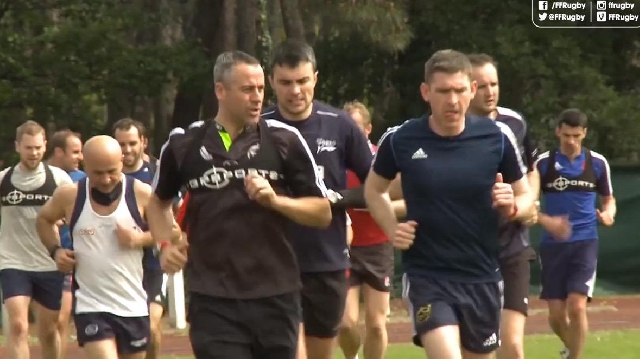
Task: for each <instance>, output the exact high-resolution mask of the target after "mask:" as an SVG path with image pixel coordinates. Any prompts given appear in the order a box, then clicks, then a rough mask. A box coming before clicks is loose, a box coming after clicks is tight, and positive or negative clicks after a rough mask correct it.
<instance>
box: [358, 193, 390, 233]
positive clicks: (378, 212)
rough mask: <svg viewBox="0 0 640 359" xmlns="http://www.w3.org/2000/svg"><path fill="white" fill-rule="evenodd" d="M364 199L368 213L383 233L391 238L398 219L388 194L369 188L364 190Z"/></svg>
mask: <svg viewBox="0 0 640 359" xmlns="http://www.w3.org/2000/svg"><path fill="white" fill-rule="evenodd" d="M365 199H366V200H367V207H368V208H369V213H370V214H371V216H372V217H373V219H375V221H376V223H378V226H380V228H381V229H382V230H383V231H384V233H385V234H386V235H387V236H389V238H391V237H392V235H393V233H394V232H395V230H396V227H397V225H398V220H397V219H396V214H395V213H394V208H393V204H392V202H391V199H389V194H388V193H380V192H375V191H373V190H371V191H367V192H365Z"/></svg>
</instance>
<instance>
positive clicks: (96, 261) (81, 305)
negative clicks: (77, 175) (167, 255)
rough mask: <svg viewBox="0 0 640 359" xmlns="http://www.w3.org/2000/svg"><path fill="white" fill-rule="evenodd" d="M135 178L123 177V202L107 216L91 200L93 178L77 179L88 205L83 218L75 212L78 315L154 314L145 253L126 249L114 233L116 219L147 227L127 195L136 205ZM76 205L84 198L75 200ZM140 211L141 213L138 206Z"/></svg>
mask: <svg viewBox="0 0 640 359" xmlns="http://www.w3.org/2000/svg"><path fill="white" fill-rule="evenodd" d="M129 181H130V183H128V182H129ZM133 181H134V180H133V178H127V176H123V179H122V187H123V191H122V196H121V197H120V203H119V204H118V206H117V208H116V209H115V211H113V212H112V213H111V214H110V215H108V216H101V215H98V214H97V213H95V212H94V211H93V208H92V207H91V202H90V200H89V193H90V191H89V180H88V179H87V180H86V181H84V180H83V181H80V182H78V196H79V199H83V198H82V197H84V201H83V202H84V203H83V204H82V206H83V207H82V210H81V212H80V214H79V216H77V215H76V216H77V220H76V221H75V222H73V223H72V225H73V230H72V238H73V251H74V253H75V258H76V268H75V274H74V280H75V285H76V286H77V287H76V290H75V292H74V293H75V300H76V307H75V312H76V313H77V314H80V313H93V312H106V313H110V314H114V315H117V316H120V317H142V316H147V315H149V309H148V305H147V295H146V293H145V291H144V289H143V287H142V274H143V269H142V254H143V251H142V249H141V248H138V249H129V248H125V247H122V246H121V245H120V244H119V243H118V238H117V236H116V232H115V230H116V223H120V224H122V225H124V226H130V227H136V228H139V226H141V225H142V224H141V223H137V222H136V220H135V219H134V216H133V215H132V213H131V210H130V209H129V206H128V205H127V198H128V199H129V205H132V206H134V207H135V206H136V201H135V194H134V191H133ZM83 184H85V186H82V185H83ZM81 187H83V188H81ZM76 205H80V202H79V201H76ZM75 211H77V209H75ZM135 211H136V213H137V207H136V209H135Z"/></svg>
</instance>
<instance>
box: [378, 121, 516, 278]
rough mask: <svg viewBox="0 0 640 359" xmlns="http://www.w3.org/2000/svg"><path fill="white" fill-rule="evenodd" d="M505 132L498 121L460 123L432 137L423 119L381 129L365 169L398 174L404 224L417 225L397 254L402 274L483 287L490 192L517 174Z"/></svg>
mask: <svg viewBox="0 0 640 359" xmlns="http://www.w3.org/2000/svg"><path fill="white" fill-rule="evenodd" d="M523 168H524V163H523V161H522V157H521V155H520V151H519V150H518V146H517V144H516V140H515V138H514V135H513V133H512V132H511V130H509V128H508V127H507V126H505V125H504V124H502V123H500V122H495V121H492V120H490V119H488V118H483V117H471V116H468V117H467V119H466V126H465V129H464V131H463V132H462V133H461V134H460V135H458V136H453V137H442V136H439V135H437V134H436V133H435V132H433V131H432V130H431V128H430V127H429V119H428V117H426V116H425V117H422V118H418V119H413V120H409V121H407V122H405V123H404V124H402V125H400V126H397V127H394V128H391V129H389V130H388V131H387V132H386V133H385V134H384V135H383V136H382V138H381V140H380V143H379V145H378V152H377V154H376V157H375V160H374V163H373V171H374V172H375V173H376V174H378V175H379V176H382V177H384V178H386V179H389V180H392V179H393V178H395V176H396V174H397V173H400V174H401V178H402V190H403V193H404V199H405V202H406V206H407V219H408V220H414V221H416V222H417V223H418V227H417V229H416V238H415V241H414V243H413V245H412V246H411V247H410V248H409V249H408V250H406V251H404V252H403V253H402V262H403V266H404V270H405V272H406V273H407V274H409V275H418V276H426V277H434V278H442V279H446V280H452V281H459V282H491V281H496V280H499V279H500V273H499V271H498V248H499V246H498V213H497V211H495V210H494V209H493V208H492V206H491V205H492V200H491V189H492V187H493V185H494V184H495V180H496V174H497V173H502V176H503V178H504V181H505V182H506V183H513V182H515V181H518V180H520V179H521V178H522V177H523V176H524V171H523Z"/></svg>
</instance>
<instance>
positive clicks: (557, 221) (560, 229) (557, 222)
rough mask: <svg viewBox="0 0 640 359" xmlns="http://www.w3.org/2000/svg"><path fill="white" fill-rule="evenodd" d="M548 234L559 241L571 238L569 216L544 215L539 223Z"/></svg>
mask: <svg viewBox="0 0 640 359" xmlns="http://www.w3.org/2000/svg"><path fill="white" fill-rule="evenodd" d="M540 224H541V225H542V227H543V228H544V229H545V230H546V231H547V232H549V234H550V235H551V236H552V237H553V238H555V239H556V240H559V241H564V240H567V239H569V238H571V232H572V230H571V222H570V221H569V216H568V215H565V216H545V219H544V221H542V222H541V223H540Z"/></svg>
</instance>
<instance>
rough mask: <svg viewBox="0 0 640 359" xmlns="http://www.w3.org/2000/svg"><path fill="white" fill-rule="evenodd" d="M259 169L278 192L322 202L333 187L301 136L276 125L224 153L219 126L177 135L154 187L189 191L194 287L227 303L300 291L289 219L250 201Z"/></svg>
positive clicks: (165, 193)
mask: <svg viewBox="0 0 640 359" xmlns="http://www.w3.org/2000/svg"><path fill="white" fill-rule="evenodd" d="M251 172H257V173H259V174H261V175H263V176H264V177H266V178H267V179H269V181H270V182H271V185H272V187H273V188H274V190H275V191H276V192H277V193H278V194H283V195H288V196H290V197H306V196H317V197H321V196H323V195H324V194H325V191H326V189H325V188H324V184H323V182H322V180H321V179H320V178H318V176H317V172H316V165H315V162H314V160H313V156H312V155H311V152H310V150H309V148H308V146H307V144H306V143H305V142H304V140H303V139H302V136H301V135H300V133H299V132H298V131H297V130H296V129H294V128H292V127H290V126H286V125H283V124H282V123H279V122H277V121H264V120H261V121H260V124H259V126H255V127H247V128H246V129H245V130H244V132H242V133H241V134H240V135H239V136H238V137H237V138H236V139H235V141H234V142H233V143H232V145H231V147H230V148H229V151H227V150H226V149H225V146H224V144H223V141H222V139H221V137H220V135H219V134H218V129H217V128H216V125H215V124H213V123H212V122H209V123H208V124H204V125H203V124H202V123H201V124H200V125H196V126H192V128H190V129H188V130H187V131H186V133H185V132H184V130H182V129H177V130H174V131H172V135H171V136H170V137H169V140H168V141H167V143H166V144H165V145H164V146H163V150H162V153H161V156H160V165H159V166H158V175H157V176H156V183H155V186H154V191H155V194H156V195H157V196H158V197H159V198H160V199H162V200H171V199H173V198H174V197H175V195H176V194H177V193H178V192H179V191H180V189H181V187H182V186H186V187H187V189H188V191H189V197H190V198H189V202H188V205H187V212H186V213H187V214H186V220H187V224H188V227H189V261H188V262H187V266H186V268H185V277H186V282H187V283H188V289H189V290H190V291H193V292H197V293H200V294H205V295H211V296H217V297H224V298H237V299H244V298H262V297H268V296H273V295H278V294H282V293H288V292H292V291H295V290H298V289H299V288H300V272H299V268H298V264H297V261H296V257H295V254H294V250H293V246H292V243H291V240H290V239H289V238H288V236H287V235H286V227H287V225H288V223H289V222H290V221H289V220H288V219H286V218H285V217H284V216H282V215H281V214H279V213H278V212H276V211H274V210H271V209H267V208H265V207H263V206H261V205H259V204H258V203H256V202H255V201H252V200H250V199H249V197H248V196H247V193H246V191H245V187H244V177H245V176H246V175H247V174H248V173H251Z"/></svg>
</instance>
